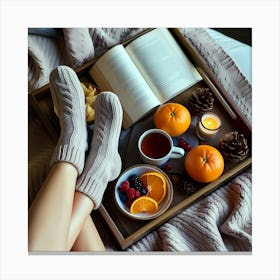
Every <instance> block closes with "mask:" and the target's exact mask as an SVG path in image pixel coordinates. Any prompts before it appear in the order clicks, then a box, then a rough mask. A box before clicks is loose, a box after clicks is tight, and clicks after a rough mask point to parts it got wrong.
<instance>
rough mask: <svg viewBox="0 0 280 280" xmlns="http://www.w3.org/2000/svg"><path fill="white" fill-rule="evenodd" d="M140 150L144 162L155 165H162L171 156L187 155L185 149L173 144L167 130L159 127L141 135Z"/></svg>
mask: <svg viewBox="0 0 280 280" xmlns="http://www.w3.org/2000/svg"><path fill="white" fill-rule="evenodd" d="M138 151H139V153H140V157H141V159H142V161H143V162H145V163H148V164H152V165H155V166H162V165H164V164H165V163H166V162H167V161H168V160H169V159H170V158H181V157H183V156H184V155H185V151H184V149H182V148H179V147H175V146H174V145H173V141H172V138H171V136H170V135H169V134H168V133H167V132H165V131H164V130H162V129H157V128H154V129H149V130H146V131H145V132H144V133H143V134H142V135H141V136H140V137H139V140H138Z"/></svg>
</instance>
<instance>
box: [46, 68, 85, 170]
mask: <svg viewBox="0 0 280 280" xmlns="http://www.w3.org/2000/svg"><path fill="white" fill-rule="evenodd" d="M50 90H51V94H52V99H53V103H54V106H55V108H56V110H57V113H58V115H59V122H60V128H61V132H60V137H59V140H58V143H57V145H56V148H55V150H54V152H53V157H52V161H51V164H54V163H55V162H59V161H65V162H69V163H71V164H73V165H74V166H75V167H76V168H77V170H78V174H81V173H82V171H83V168H84V161H85V152H86V149H87V128H86V116H85V96H84V93H83V89H82V86H81V83H80V81H79V79H78V77H77V75H76V73H75V72H74V70H73V69H71V68H70V67H68V66H58V67H57V68H56V69H55V70H53V71H52V73H51V74H50Z"/></svg>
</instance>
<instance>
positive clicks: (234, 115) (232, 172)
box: [30, 29, 252, 249]
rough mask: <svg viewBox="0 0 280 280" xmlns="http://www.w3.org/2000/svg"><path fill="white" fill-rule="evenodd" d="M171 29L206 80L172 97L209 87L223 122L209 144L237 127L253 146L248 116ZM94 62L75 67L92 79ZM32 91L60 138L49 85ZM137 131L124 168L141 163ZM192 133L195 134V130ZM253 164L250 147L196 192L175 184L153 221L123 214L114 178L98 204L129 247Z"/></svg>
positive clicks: (44, 120) (48, 126)
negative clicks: (164, 208)
mask: <svg viewBox="0 0 280 280" xmlns="http://www.w3.org/2000/svg"><path fill="white" fill-rule="evenodd" d="M171 32H172V34H173V36H174V37H175V39H176V40H177V41H178V42H179V43H180V45H181V47H182V49H183V50H184V51H185V52H186V54H187V55H188V57H189V58H190V59H191V60H192V62H193V64H194V65H195V66H196V68H197V69H198V71H199V72H200V74H201V76H202V77H203V81H201V82H199V83H198V84H196V85H195V86H193V87H191V88H190V89H188V90H186V91H185V92H183V93H182V94H181V95H179V96H177V97H176V98H174V99H172V101H174V102H178V103H182V104H184V105H185V104H186V103H187V101H188V98H189V97H190V96H191V94H192V92H193V91H194V90H195V89H196V88H197V87H209V88H210V89H211V91H212V92H213V93H214V95H215V107H214V110H213V112H216V113H217V114H218V115H219V116H220V117H221V119H222V123H223V126H222V128H221V129H220V131H219V132H218V133H219V134H218V135H217V137H215V138H214V139H212V140H211V141H208V142H207V144H210V145H212V146H215V147H217V146H218V144H219V140H220V137H221V136H223V135H224V134H225V133H227V132H230V131H233V130H238V131H239V132H241V133H243V134H244V135H245V137H246V138H247V140H248V144H249V147H251V127H250V125H249V124H248V122H247V120H246V119H245V118H244V117H243V115H242V114H241V112H240V110H239V108H237V106H236V105H235V104H234V102H233V101H232V100H231V98H230V97H229V95H228V94H227V93H226V92H225V91H224V89H223V87H221V85H220V84H219V82H218V81H216V80H215V77H214V76H213V75H212V74H211V72H210V71H209V69H208V68H207V67H206V65H204V64H203V62H202V61H201V60H200V58H199V56H198V55H197V53H196V52H195V50H194V49H193V48H192V47H191V46H190V45H189V44H188V42H187V41H186V40H185V39H184V37H183V35H182V34H181V33H180V31H178V30H177V29H171ZM138 36H139V35H138ZM132 39H133V38H132ZM132 39H131V40H132ZM131 40H128V41H127V42H125V43H124V44H126V43H128V42H130V41H131ZM94 62H95V61H91V62H89V63H87V64H85V65H84V66H83V67H81V68H79V69H77V70H76V72H77V74H78V76H79V78H80V80H81V81H92V80H91V78H90V77H89V74H88V70H89V69H90V67H91V66H92V65H93V64H94ZM30 95H31V96H30V100H31V101H30V102H32V103H33V105H34V107H35V108H37V111H38V114H40V116H41V117H40V118H41V120H42V123H43V125H44V126H45V127H46V129H47V131H48V132H49V133H50V135H51V136H52V137H53V138H54V139H58V135H59V124H58V119H57V117H56V115H55V114H54V112H53V104H52V100H51V96H50V92H49V88H48V86H45V87H43V88H41V89H39V90H37V91H34V92H32V93H30ZM151 114H152V113H151ZM149 117H151V115H149V116H147V117H146V118H149ZM142 121H143V120H142ZM136 125H137V124H136ZM195 125H196V124H195V120H193V122H192V126H193V131H194V128H195ZM145 128H147V127H145ZM140 132H141V131H139V129H138V130H137V133H140ZM137 133H134V131H133V127H132V129H131V133H130V138H129V139H128V143H129V145H128V148H127V151H126V156H125V157H124V163H123V168H126V167H128V166H131V165H134V164H137V163H142V162H141V160H140V158H139V157H138V156H137V155H136V154H134V155H133V156H132V151H137V147H136V143H137V141H136V139H137V137H138V135H137ZM193 137H196V136H195V133H194V132H193ZM197 141H198V143H202V141H200V140H199V139H197ZM203 143H205V142H203ZM251 164H252V158H251V151H249V154H248V156H247V158H246V159H245V160H243V161H242V162H240V163H237V164H234V163H229V162H227V161H226V162H225V170H224V173H223V175H222V176H221V177H219V178H218V179H217V180H215V181H214V182H212V183H210V184H205V185H203V186H202V187H201V188H200V189H199V190H198V191H197V192H195V193H194V194H192V195H190V196H188V195H186V194H185V193H183V192H182V191H181V190H179V188H178V186H176V185H174V197H173V201H172V203H171V206H170V208H169V209H168V211H167V212H165V213H164V214H163V215H161V216H159V217H158V218H156V219H154V220H151V221H138V220H132V219H130V218H127V217H126V216H124V215H123V214H122V213H121V212H120V211H119V210H118V208H117V206H116V205H115V203H114V198H113V186H114V183H113V182H112V183H110V184H109V185H108V188H107V189H106V192H105V194H104V199H103V202H102V205H101V206H100V208H99V211H100V213H101V215H102V216H103V218H104V219H105V221H106V222H107V224H108V226H109V228H110V229H111V231H112V233H113V235H114V237H115V238H116V240H117V241H118V243H119V245H120V248H121V249H126V248H127V247H129V246H130V245H132V244H133V243H135V242H136V241H137V240H139V239H140V238H142V237H143V236H144V235H146V234H148V233H149V232H151V231H152V230H153V229H155V228H157V227H159V226H160V225H161V224H163V223H164V222H166V221H167V220H169V219H170V218H172V217H174V216H175V215H176V214H178V213H180V212H181V211H182V210H183V209H185V208H186V207H188V206H190V205H192V204H193V203H194V202H196V201H198V200H199V199H201V198H203V197H205V196H207V195H208V194H209V193H211V192H213V191H214V190H216V189H217V188H219V187H221V186H222V185H224V184H225V183H226V182H228V181H229V180H231V179H232V178H233V177H235V176H236V175H237V174H239V173H241V172H242V171H244V170H245V169H247V168H249V167H250V166H251Z"/></svg>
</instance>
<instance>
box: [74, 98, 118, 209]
mask: <svg viewBox="0 0 280 280" xmlns="http://www.w3.org/2000/svg"><path fill="white" fill-rule="evenodd" d="M94 110H95V121H94V128H93V138H92V142H91V147H90V152H89V155H88V157H87V159H86V164H85V168H84V171H83V173H82V174H81V176H80V177H79V178H78V182H77V186H76V190H78V191H80V192H83V193H85V194H86V195H88V196H89V197H90V198H91V199H92V200H93V202H94V209H97V208H98V207H99V206H100V204H101V201H102V198H103V194H104V191H105V189H106V187H107V184H108V182H110V181H112V180H114V179H115V178H116V177H117V176H118V175H119V173H120V171H121V158H120V155H119V153H118V144H119V136H120V131H121V124H122V107H121V104H120V102H119V99H118V97H117V96H116V95H115V94H114V93H111V92H101V93H99V94H98V96H97V98H96V100H95V103H94Z"/></svg>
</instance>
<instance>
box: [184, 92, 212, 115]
mask: <svg viewBox="0 0 280 280" xmlns="http://www.w3.org/2000/svg"><path fill="white" fill-rule="evenodd" d="M188 107H189V109H190V111H192V112H194V113H198V114H203V113H205V112H208V111H211V110H212V109H213V108H214V97H213V94H212V92H211V91H210V89H209V88H198V89H197V90H196V91H195V92H194V93H193V94H192V96H191V97H190V99H189V104H188Z"/></svg>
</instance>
